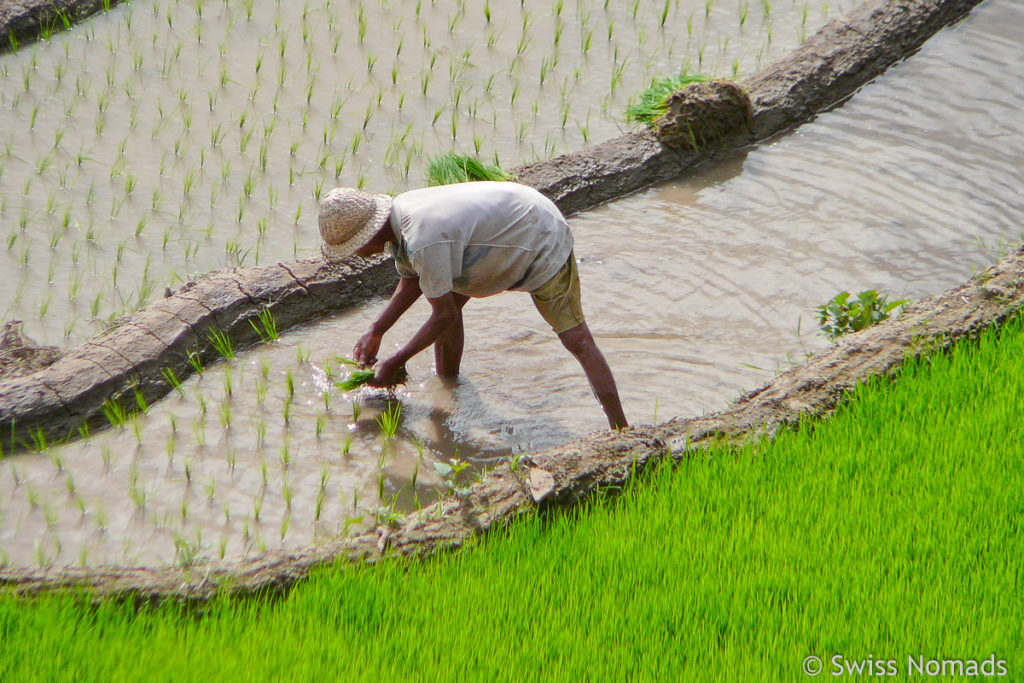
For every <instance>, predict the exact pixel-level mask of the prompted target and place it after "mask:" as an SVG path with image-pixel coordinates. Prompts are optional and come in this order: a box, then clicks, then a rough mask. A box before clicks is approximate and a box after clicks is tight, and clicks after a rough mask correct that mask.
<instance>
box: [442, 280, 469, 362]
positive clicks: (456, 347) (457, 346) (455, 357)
mask: <svg viewBox="0 0 1024 683" xmlns="http://www.w3.org/2000/svg"><path fill="white" fill-rule="evenodd" d="M452 296H453V297H454V298H455V305H456V306H458V308H459V313H460V314H461V313H462V307H463V306H465V305H466V302H467V301H469V297H468V296H466V295H464V294H456V293H454V292H453V293H452ZM463 340H464V334H463V331H462V316H461V315H459V318H458V320H456V321H455V322H454V323H452V325H451V327H449V328H448V329H447V330H445V331H444V332H442V333H441V336H440V337H438V338H437V341H435V342H434V366H435V367H436V368H437V374H438V376H439V377H448V378H452V377H458V376H459V366H460V365H462V345H463Z"/></svg>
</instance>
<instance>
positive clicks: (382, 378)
mask: <svg viewBox="0 0 1024 683" xmlns="http://www.w3.org/2000/svg"><path fill="white" fill-rule="evenodd" d="M408 378H409V373H407V372H406V371H405V363H403V362H401V361H399V360H398V359H397V358H396V357H395V356H392V357H391V358H386V359H384V360H382V361H381V362H380V363H378V364H377V370H376V372H375V374H374V376H373V379H371V380H370V381H369V382H368V384H369V385H370V386H372V387H385V388H387V387H393V386H395V385H396V384H404V383H405V381H406V380H407V379H408Z"/></svg>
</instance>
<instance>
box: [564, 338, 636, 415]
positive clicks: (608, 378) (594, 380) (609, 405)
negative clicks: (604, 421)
mask: <svg viewBox="0 0 1024 683" xmlns="http://www.w3.org/2000/svg"><path fill="white" fill-rule="evenodd" d="M558 338H559V340H561V342H562V346H564V347H565V348H566V349H568V351H569V353H571V354H572V355H573V356H575V357H576V360H578V361H579V362H580V365H582V366H583V372H585V373H586V375H587V380H588V381H589V382H590V388H591V390H592V391H593V392H594V395H595V396H597V400H598V401H600V402H601V407H602V408H603V409H604V414H605V415H606V416H607V417H608V424H609V425H610V426H611V428H612V429H625V428H626V427H628V426H629V424H628V423H627V422H626V416H625V415H624V414H623V412H622V404H621V403H620V402H619V392H618V390H617V389H616V388H615V378H614V377H612V370H611V368H609V367H608V361H606V360H605V359H604V355H603V354H602V353H601V349H599V348H597V343H596V342H595V341H594V337H593V335H592V334H590V328H589V327H587V323H585V322H584V323H580V324H579V325H577V326H576V327H573V328H570V329H568V330H566V331H565V332H563V333H562V334H560V335H558Z"/></svg>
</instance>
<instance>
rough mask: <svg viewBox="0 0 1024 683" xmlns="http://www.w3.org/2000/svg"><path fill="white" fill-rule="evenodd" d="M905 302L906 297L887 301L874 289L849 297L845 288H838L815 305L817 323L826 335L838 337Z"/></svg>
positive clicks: (868, 324)
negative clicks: (836, 291)
mask: <svg viewBox="0 0 1024 683" xmlns="http://www.w3.org/2000/svg"><path fill="white" fill-rule="evenodd" d="M907 303H908V301H907V300H906V299H899V300H897V301H889V295H888V294H879V293H878V292H877V291H876V290H874V289H866V290H864V291H863V292H860V293H859V294H857V298H856V299H851V298H850V293H849V292H845V291H844V292H839V294H836V295H835V296H834V297H832V298H831V299H830V300H829V301H828V303H825V304H822V305H821V306H819V307H818V327H820V328H821V331H822V333H823V334H824V335H825V336H826V337H828V338H829V339H838V338H839V337H841V336H843V335H844V334H847V333H849V332H858V331H860V330H863V329H865V328H868V327H871V326H872V325H876V324H878V323H880V322H882V321H883V320H887V319H888V318H889V314H890V313H892V312H893V311H894V310H896V309H897V308H899V307H900V306H905V305H906V304H907Z"/></svg>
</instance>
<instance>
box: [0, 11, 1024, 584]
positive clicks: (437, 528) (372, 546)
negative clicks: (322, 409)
mask: <svg viewBox="0 0 1024 683" xmlns="http://www.w3.org/2000/svg"><path fill="white" fill-rule="evenodd" d="M974 4H975V3H974V2H908V3H882V2H871V3H867V4H865V5H863V6H861V7H859V8H858V9H856V10H854V11H853V12H851V13H849V14H848V15H846V16H844V17H842V18H840V19H838V20H836V21H834V22H832V23H831V24H829V25H828V26H826V27H825V28H824V29H822V31H819V32H818V33H817V34H815V35H814V36H812V37H811V38H810V39H808V41H807V42H806V43H805V44H804V45H803V46H801V47H800V48H799V49H797V50H795V51H794V52H793V53H791V54H790V55H789V56H788V57H786V58H785V59H783V60H782V61H780V62H778V63H776V64H775V65H773V66H772V67H770V68H769V69H767V70H765V71H763V72H761V73H759V74H757V75H755V76H753V77H752V78H749V79H747V80H745V81H744V82H742V84H741V85H742V86H743V88H744V89H745V90H746V92H747V93H748V95H749V99H750V102H751V112H750V118H749V124H748V125H749V128H748V129H745V130H743V129H740V130H737V131H735V132H734V133H733V134H732V135H731V136H723V140H722V144H721V145H718V146H716V147H715V148H714V149H712V148H707V147H705V148H703V149H701V150H700V151H695V150H693V149H689V150H685V149H673V148H670V147H667V146H665V145H663V144H662V143H661V142H659V140H658V138H657V137H656V135H655V134H654V133H646V132H645V133H633V134H628V135H625V136H622V137H620V138H617V139H615V140H611V141H609V142H606V143H604V144H601V145H597V146H595V147H592V148H589V149H587V150H584V151H582V152H579V153H576V154H570V155H565V156H562V157H558V158H555V159H552V160H549V161H546V162H541V163H538V164H533V165H530V166H526V167H523V168H520V169H516V171H515V172H516V173H517V175H518V177H519V180H520V182H524V183H526V184H529V185H532V186H534V187H537V188H538V189H540V190H541V191H543V192H545V193H546V194H548V195H549V196H551V197H552V198H553V199H554V200H555V201H556V203H558V205H559V206H560V208H561V209H562V210H563V212H565V213H575V212H576V211H580V210H584V209H587V208H590V207H592V206H595V205H596V204H599V203H602V202H604V201H608V200H611V199H614V198H616V197H619V196H622V195H623V194H626V193H629V192H632V191H634V190H636V189H639V188H641V187H644V186H646V185H650V184H652V183H654V182H658V181H660V180H665V179H668V178H671V177H673V176H675V175H678V174H679V173H680V172H682V171H684V170H686V169H688V168H691V167H693V166H694V165H696V164H697V163H700V162H701V161H703V160H705V159H707V158H709V157H711V156H714V155H716V154H721V153H723V152H725V151H728V150H732V149H736V148H737V147H742V146H744V145H747V144H751V143H753V142H756V141H759V140H763V139H765V138H768V137H770V136H771V135H774V134H776V133H778V132H781V131H783V130H786V129H787V128H789V127H791V126H793V125H796V124H798V123H800V122H802V121H805V120H807V119H809V118H810V117H812V116H813V115H814V114H815V113H816V112H818V111H821V110H823V109H826V108H828V107H831V106H834V105H835V104H837V103H839V102H841V101H842V100H843V99H845V98H846V97H848V96H849V95H850V94H852V93H853V92H854V91H855V90H856V89H857V88H858V87H860V86H861V85H863V84H864V83H865V82H867V81H868V80H870V79H871V78H873V77H874V76H876V75H878V74H879V73H881V72H882V71H884V70H885V69H886V68H887V67H888V66H889V65H891V64H892V63H894V62H895V61H898V60H899V59H902V58H903V57H905V56H907V55H908V54H910V53H911V52H913V51H914V50H915V49H917V48H918V47H919V46H920V45H921V44H922V43H923V42H924V40H926V39H927V37H929V36H930V35H932V34H933V33H934V32H935V31H937V30H938V29H939V28H941V27H942V26H944V25H946V24H948V23H950V22H952V21H955V20H957V19H959V18H961V17H962V16H964V15H965V14H966V13H967V12H968V11H969V9H970V8H971V7H972V6H973V5H974ZM1021 260H1022V259H1021V255H1020V254H1016V255H1014V256H1013V257H1011V258H1010V259H1007V260H1006V261H1004V262H1003V264H1001V265H1000V266H998V267H997V268H996V269H995V270H993V272H992V274H991V278H990V279H989V280H988V281H987V282H985V283H984V285H982V284H980V282H974V281H972V283H968V284H967V285H965V286H964V287H961V288H960V289H958V290H956V291H955V293H947V294H946V295H943V296H942V297H938V298H937V299H934V300H929V301H926V302H922V303H921V304H919V305H918V306H916V307H914V308H913V309H911V310H910V311H908V313H907V314H906V315H905V316H904V318H903V319H902V320H901V321H898V322H897V323H891V324H888V325H886V326H885V327H883V328H879V329H877V330H872V331H869V332H866V333H862V334H860V335H856V336H854V337H851V338H850V339H849V340H846V341H844V342H843V343H841V344H840V345H838V346H837V347H835V348H833V349H832V350H830V351H829V352H827V353H825V354H823V355H822V356H819V357H817V358H815V359H812V361H810V362H809V363H808V364H806V365H805V366H803V367H801V368H798V369H796V370H794V371H791V372H790V373H786V374H784V375H782V376H780V377H779V378H777V379H776V380H775V381H773V382H772V383H771V384H770V385H768V387H766V388H765V389H763V390H761V391H760V392H755V393H754V394H751V395H748V396H746V397H744V398H743V399H741V400H740V401H739V402H738V403H737V404H736V405H735V406H734V407H733V408H732V409H730V410H729V411H727V412H724V413H720V414H717V415H714V416H710V417H706V418H701V419H699V420H688V421H678V422H673V423H669V424H668V425H666V426H663V427H662V428H660V429H659V430H657V431H654V430H650V429H648V430H644V429H638V430H631V431H629V432H625V433H622V434H604V435H600V436H597V437H594V438H591V439H587V440H584V441H581V442H577V443H576V444H572V445H569V446H565V447H561V448H558V449H554V450H551V451H547V452H545V453H543V454H538V455H534V456H531V457H530V458H526V459H524V460H523V461H522V462H521V466H520V467H519V468H518V469H517V470H516V471H515V472H512V471H511V470H509V469H508V467H507V466H502V467H501V468H499V469H498V470H496V471H494V472H492V473H490V474H488V475H487V476H486V477H485V478H484V480H483V481H482V482H481V483H479V484H478V485H476V486H475V487H474V489H473V492H472V493H471V494H470V495H469V496H467V497H464V498H460V499H456V500H445V501H441V502H439V503H437V504H435V505H434V506H433V507H431V508H428V509H426V510H424V512H423V514H422V519H423V521H422V522H421V521H420V516H415V519H412V518H410V519H409V520H406V521H405V522H404V523H400V524H398V525H397V526H396V527H395V528H393V529H378V530H377V531H375V532H373V533H370V534H366V535H362V536H357V537H354V538H346V539H338V540H336V541H332V542H330V543H326V544H321V545H319V546H317V547H316V548H311V549H309V550H308V551H307V552H301V553H293V554H284V553H280V554H268V555H264V556H261V557H260V558H258V559H255V560H246V561H241V562H235V563H228V562H225V563H204V564H201V565H196V566H194V567H192V568H191V569H189V570H184V569H171V570H149V569H125V570H110V569H103V570H32V571H18V570H4V571H2V572H0V580H3V581H6V582H8V583H13V584H16V585H19V586H21V587H22V588H24V589H38V588H42V587H45V586H53V585H57V584H61V583H77V584H83V583H84V584H87V585H92V586H95V587H97V588H98V589H99V590H100V591H101V592H124V591H138V592H141V593H144V594H149V595H159V594H167V593H179V594H185V595H194V596H195V597H204V596H207V595H209V594H211V593H212V592H213V591H214V590H215V589H216V586H218V585H221V584H224V583H229V584H231V585H232V586H234V587H236V588H238V589H242V590H256V589H259V588H261V587H269V586H273V585H286V584H288V583H290V582H292V581H293V580H295V579H296V578H298V577H301V576H303V575H305V573H306V572H308V570H309V569H310V568H311V567H313V566H315V565H316V564H319V563H322V562H325V561H330V560H332V559H334V558H337V557H340V556H350V557H356V558H358V557H364V558H376V557H379V556H381V554H382V553H384V552H385V551H386V550H387V548H388V547H390V548H392V549H393V550H395V551H398V552H401V553H423V552H432V551H433V550H436V549H437V548H439V547H448V546H452V545H458V544H460V543H461V542H463V541H464V540H465V539H466V538H468V537H469V536H470V535H472V534H474V533H479V532H480V531H483V530H486V529H488V528H490V527H491V526H492V525H493V524H495V523H496V522H501V521H503V520H505V519H507V518H509V517H511V516H514V515H516V514H521V513H523V512H527V511H529V510H531V509H532V508H533V507H534V506H535V505H538V504H548V503H549V502H551V501H565V500H573V499H575V497H577V496H579V495H583V494H585V493H586V492H587V491H589V490H590V489H592V488H595V487H600V486H604V485H608V484H615V483H621V481H623V480H624V479H625V478H627V477H628V476H629V474H630V471H631V467H632V466H633V463H634V462H635V463H636V466H637V467H642V466H643V465H644V464H645V463H646V462H648V461H649V460H651V459H653V458H657V457H660V456H662V455H664V454H665V453H667V452H669V451H670V450H671V451H677V450H680V449H682V448H683V447H684V446H685V444H686V442H687V440H688V439H689V441H690V442H691V443H693V444H699V443H701V442H703V441H704V440H706V439H707V438H708V436H709V435H713V434H718V433H726V434H731V435H738V434H745V433H749V432H750V431H751V430H757V431H760V430H762V429H767V430H769V431H770V430H772V429H774V427H776V426H778V425H779V424H781V423H784V422H788V421H791V420H793V419H795V417H796V416H798V415H799V414H800V413H801V412H806V411H822V410H828V409H829V408H830V407H831V406H833V405H834V404H835V401H836V400H837V399H838V397H839V396H841V395H842V393H843V392H844V391H845V390H846V389H847V388H848V387H850V386H852V385H853V383H855V382H856V381H858V380H861V379H864V378H865V377H867V376H870V375H871V374H876V373H877V372H881V371H887V370H891V369H893V368H895V367H897V366H898V365H899V363H900V362H901V359H902V358H903V354H904V353H905V352H907V351H913V350H915V349H916V347H915V346H914V345H915V344H931V345H935V346H944V345H945V344H948V343H951V342H952V341H954V340H956V339H958V338H960V337H962V336H964V335H968V334H971V333H973V332H974V331H975V330H976V329H977V328H978V327H979V326H983V325H986V324H991V323H994V322H998V321H999V320H1000V319H1001V318H1002V317H1005V315H1007V314H1008V313H1009V312H1010V311H1013V310H1016V308H1017V307H1019V296H1020V282H1021V272H1020V271H1021V267H1022V266H1021ZM394 279H395V276H394V275H393V268H391V267H390V264H389V263H387V262H386V261H383V260H376V261H372V262H367V261H361V260H353V261H351V262H349V263H347V264H343V265H341V266H328V265H326V264H324V263H323V262H322V261H299V262H294V263H284V264H277V265H275V266H265V267H259V268H242V269H232V270H224V271H218V272H215V273H212V274H210V275H208V276H206V277H205V278H203V279H201V280H199V281H197V282H195V283H189V284H188V285H186V286H185V287H183V288H182V289H181V290H179V291H178V292H177V293H174V294H172V295H171V296H168V297H167V298H165V299H164V300H162V301H160V302H158V303H157V304H154V305H152V306H150V307H148V308H147V309H144V310H143V311H140V312H139V313H137V314H134V315H132V316H129V317H128V318H126V319H124V320H122V321H121V322H120V323H119V324H118V325H117V326H116V327H115V328H113V329H112V330H111V331H110V332H108V333H107V334H105V335H103V336H101V337H98V338H96V339H94V340H92V341H90V342H88V343H86V344H84V345H82V346H80V347H78V348H76V349H73V350H72V351H70V352H68V353H67V354H66V355H65V356H63V357H62V358H60V359H59V360H58V361H56V362H55V363H53V364H52V365H50V366H48V367H47V368H45V369H43V370H42V371H39V372H35V373H32V374H28V375H25V376H22V377H18V378H15V379H11V380H7V381H5V382H3V383H2V384H0V419H2V426H0V438H2V439H4V443H10V442H11V440H12V439H14V440H21V441H22V442H26V441H29V440H30V439H31V438H32V436H33V435H43V436H45V437H46V438H47V440H50V441H52V440H54V439H61V438H65V437H66V436H68V435H69V434H76V433H77V430H78V427H79V426H80V425H81V424H82V423H83V422H85V423H89V424H100V423H102V422H104V421H105V420H104V418H103V405H104V403H105V402H107V401H118V402H123V403H124V404H128V405H130V404H134V403H135V401H136V393H138V394H140V395H142V396H143V397H144V398H145V400H146V401H149V402H151V401H153V400H156V399H157V398H159V397H161V396H163V395H164V394H166V393H167V392H168V391H170V390H171V387H170V385H169V384H168V383H167V381H166V379H165V378H164V375H163V374H162V371H163V369H164V368H171V369H172V370H173V371H174V372H175V374H177V375H178V376H179V377H183V376H185V375H187V374H188V373H189V372H190V371H191V366H190V364H189V363H188V361H187V358H188V354H189V353H196V354H199V355H200V357H202V358H203V359H204V360H206V359H211V358H214V357H216V351H215V349H214V348H213V346H212V344H211V342H210V336H211V332H213V331H214V330H219V331H223V332H227V333H228V334H230V335H231V337H232V339H233V340H234V342H235V344H236V346H237V345H242V344H246V343H249V342H253V341H256V333H255V331H254V330H253V327H252V326H251V325H250V321H253V320H254V319H255V318H256V316H257V314H258V313H259V312H260V311H262V310H264V309H270V310H271V311H272V312H273V313H274V315H275V318H277V320H278V322H279V326H280V327H281V328H282V329H283V328H284V327H288V326H291V325H294V324H297V323H299V322H305V321H308V320H310V319H311V318H315V317H316V316H318V315H323V314H326V313H330V312H332V311H336V310H340V309H342V308H345V307H347V306H351V305H354V304H357V303H360V302H362V301H364V300H366V299H368V298H370V297H373V296H378V295H381V294H385V293H387V292H388V291H389V290H390V288H391V287H392V286H393V283H394ZM949 297H952V298H949ZM958 302H959V303H958ZM908 325H909V327H908ZM878 335H881V336H878ZM886 335H888V336H886ZM932 340H934V341H932ZM787 378H788V379H787ZM687 435H688V436H687Z"/></svg>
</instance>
